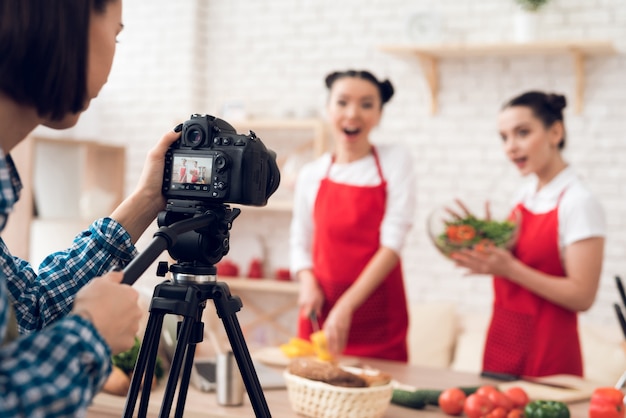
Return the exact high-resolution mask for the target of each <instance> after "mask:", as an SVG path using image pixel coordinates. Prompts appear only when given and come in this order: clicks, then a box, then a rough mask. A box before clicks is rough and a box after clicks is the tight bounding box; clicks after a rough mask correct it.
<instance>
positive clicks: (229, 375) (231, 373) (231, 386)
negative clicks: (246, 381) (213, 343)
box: [215, 351, 244, 406]
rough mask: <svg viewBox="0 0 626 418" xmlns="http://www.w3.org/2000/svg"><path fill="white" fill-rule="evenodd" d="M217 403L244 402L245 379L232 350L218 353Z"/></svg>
mask: <svg viewBox="0 0 626 418" xmlns="http://www.w3.org/2000/svg"><path fill="white" fill-rule="evenodd" d="M216 378H217V379H216V380H217V382H216V383H217V388H216V391H215V392H216V394H217V403H218V404H220V405H223V406H237V405H241V404H243V392H244V386H243V379H242V378H241V373H240V371H239V367H238V366H237V361H236V359H235V355H234V354H233V352H232V351H227V352H224V353H219V354H218V355H217V376H216Z"/></svg>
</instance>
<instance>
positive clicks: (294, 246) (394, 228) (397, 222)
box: [290, 144, 417, 274]
mask: <svg viewBox="0 0 626 418" xmlns="http://www.w3.org/2000/svg"><path fill="white" fill-rule="evenodd" d="M376 152H377V153H378V159H379V161H380V166H381V170H382V172H383V176H384V178H385V180H386V181H387V200H386V208H385V215H384V217H383V220H382V224H381V229H380V245H381V246H384V247H386V248H390V249H392V250H393V251H395V252H396V253H397V254H400V252H401V250H402V247H403V246H404V243H405V239H406V236H407V235H408V233H409V230H410V229H411V227H412V224H413V217H414V212H415V200H416V195H417V192H416V189H415V175H414V171H413V161H412V159H411V156H410V153H409V152H408V150H407V149H406V148H404V147H402V146H400V145H390V144H386V145H376ZM330 164H331V154H330V153H326V154H324V155H322V156H321V157H319V158H318V159H316V160H315V161H312V162H310V163H308V164H306V165H304V166H303V167H302V169H301V170H300V173H299V174H298V180H297V183H296V191H295V196H294V209H293V217H292V221H291V230H290V234H291V237H290V266H291V271H292V272H293V273H294V274H295V273H296V272H298V271H300V270H302V269H307V268H311V267H313V260H312V240H313V206H314V204H315V199H316V197H317V191H318V189H319V186H320V182H321V181H322V180H323V179H324V176H325V175H326V173H327V171H328V166H329V165H330ZM329 177H330V179H331V180H332V181H334V182H337V183H343V184H350V185H355V186H376V185H378V184H380V182H381V178H380V176H379V174H378V169H377V167H376V161H375V159H374V156H373V155H372V154H368V155H367V156H365V157H364V158H361V159H359V160H357V161H353V162H351V163H347V164H337V163H334V164H333V165H332V167H331V169H330V173H329ZM355 204H358V202H355Z"/></svg>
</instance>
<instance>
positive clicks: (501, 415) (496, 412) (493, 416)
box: [485, 406, 508, 418]
mask: <svg viewBox="0 0 626 418" xmlns="http://www.w3.org/2000/svg"><path fill="white" fill-rule="evenodd" d="M507 413H508V411H507V410H506V409H504V408H502V407H501V406H497V407H495V408H493V409H492V410H491V412H490V413H488V414H487V415H485V418H507V416H506V415H507Z"/></svg>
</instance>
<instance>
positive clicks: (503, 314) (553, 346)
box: [483, 199, 583, 376]
mask: <svg viewBox="0 0 626 418" xmlns="http://www.w3.org/2000/svg"><path fill="white" fill-rule="evenodd" d="M559 200H560V199H559ZM516 209H517V210H520V211H521V214H522V222H521V230H520V235H519V239H518V242H517V245H516V247H515V250H514V252H513V254H514V255H515V256H516V257H517V258H518V259H519V260H520V261H521V262H523V263H524V264H526V265H528V266H529V267H532V268H534V269H537V270H539V271H542V272H544V273H546V274H550V275H554V276H560V277H564V276H565V270H564V268H563V265H562V263H561V258H560V254H559V242H558V204H557V207H556V208H554V209H553V210H552V211H550V212H547V213H542V214H534V213H532V212H530V211H529V210H528V209H526V208H525V207H524V206H523V205H522V204H521V203H520V204H519V205H518V206H517V208H516ZM550 280H553V279H550ZM493 287H494V295H495V297H494V304H493V315H492V318H491V324H490V326H489V330H488V333H487V340H486V343H485V353H484V358H483V370H485V371H490V372H499V373H510V374H514V375H523V376H547V375H551V374H562V373H564V374H572V375H577V376H582V374H583V364H582V354H581V348H580V341H579V338H578V315H577V313H576V312H574V311H571V310H568V309H565V308H562V307H560V306H557V305H555V304H554V303H552V302H550V301H548V300H546V299H544V298H542V297H540V296H538V295H536V294H535V293H533V292H531V291H529V290H528V289H526V288H524V287H522V286H520V285H518V284H516V283H513V282H511V281H509V280H507V279H506V278H504V277H497V276H496V277H494V279H493Z"/></svg>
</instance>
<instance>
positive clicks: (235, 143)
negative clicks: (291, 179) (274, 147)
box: [163, 114, 280, 206]
mask: <svg viewBox="0 0 626 418" xmlns="http://www.w3.org/2000/svg"><path fill="white" fill-rule="evenodd" d="M279 182H280V172H279V170H278V165H277V164H276V153H275V152H274V151H271V150H269V149H267V148H266V147H265V145H264V144H263V142H261V140H260V139H259V138H258V137H257V136H256V135H255V134H254V132H252V131H250V133H249V134H247V135H240V134H237V132H236V131H235V128H233V127H232V126H231V125H230V124H229V123H228V122H226V121H224V120H222V119H219V118H216V117H215V116H211V115H204V114H193V115H191V118H190V119H189V120H187V121H186V122H184V123H183V124H182V133H181V137H180V138H179V139H178V140H177V141H176V142H174V143H173V144H172V145H171V146H170V148H169V149H168V151H167V153H166V155H165V170H164V175H163V194H164V196H165V197H166V198H167V199H168V200H172V199H174V200H182V201H185V200H190V201H196V202H198V201H199V202H201V203H202V204H212V203H216V204H223V203H235V204H241V205H252V206H264V205H266V204H267V199H268V198H269V197H270V196H271V195H272V194H273V193H274V192H275V191H276V189H277V188H278V185H279Z"/></svg>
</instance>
